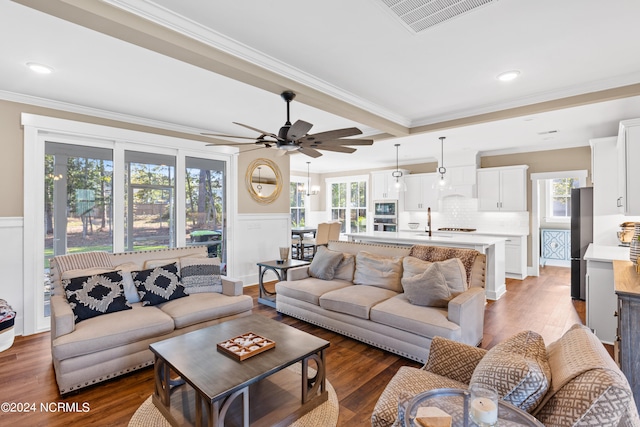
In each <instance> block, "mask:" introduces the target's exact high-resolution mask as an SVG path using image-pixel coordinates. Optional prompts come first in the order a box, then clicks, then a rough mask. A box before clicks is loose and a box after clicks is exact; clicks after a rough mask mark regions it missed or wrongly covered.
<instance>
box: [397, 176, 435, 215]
mask: <svg viewBox="0 0 640 427" xmlns="http://www.w3.org/2000/svg"><path fill="white" fill-rule="evenodd" d="M439 178H440V175H439V174H437V173H420V174H413V175H407V176H405V178H404V182H405V184H407V191H406V193H405V195H404V210H405V211H420V212H424V211H426V210H427V208H431V211H432V212H437V211H438V189H437V188H433V187H434V184H435V183H436V181H437V180H438V179H439Z"/></svg>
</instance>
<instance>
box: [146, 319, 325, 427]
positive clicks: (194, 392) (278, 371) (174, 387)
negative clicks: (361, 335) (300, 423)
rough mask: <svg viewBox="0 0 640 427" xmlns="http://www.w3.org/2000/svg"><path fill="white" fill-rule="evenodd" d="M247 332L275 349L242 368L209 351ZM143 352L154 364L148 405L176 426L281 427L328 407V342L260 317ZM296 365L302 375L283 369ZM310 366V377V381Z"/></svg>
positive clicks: (182, 337)
mask: <svg viewBox="0 0 640 427" xmlns="http://www.w3.org/2000/svg"><path fill="white" fill-rule="evenodd" d="M246 332H253V333H255V334H258V335H261V336H263V337H265V338H268V339H270V340H273V341H275V343H276V346H275V348H272V349H269V350H267V351H265V352H263V353H260V354H257V355H255V356H253V357H250V358H248V359H245V360H243V361H238V360H235V359H233V358H232V357H230V356H228V355H226V354H224V353H222V352H220V351H218V349H217V348H216V344H217V343H219V342H223V341H225V340H228V339H229V338H232V337H235V336H237V335H240V334H244V333H246ZM149 347H150V349H151V351H152V352H153V354H154V357H155V364H154V377H155V393H154V395H153V403H154V404H155V405H156V407H157V408H158V409H159V410H160V412H162V414H163V415H164V417H165V418H167V420H168V421H169V422H170V423H171V424H172V425H175V426H182V425H195V426H201V425H206V426H210V427H213V426H215V427H222V426H225V425H226V426H230V425H238V426H240V425H241V426H245V427H247V426H249V425H252V426H280V425H283V426H284V425H288V424H290V423H291V422H292V421H294V420H295V419H297V418H299V417H301V416H302V415H304V414H305V413H307V412H309V411H310V410H312V409H314V408H315V407H317V406H318V405H320V404H321V403H324V402H326V400H327V396H328V393H327V390H326V385H325V357H324V350H325V349H326V348H327V347H329V342H328V341H325V340H323V339H320V338H318V337H315V336H313V335H310V334H308V333H306V332H303V331H300V330H298V329H296V328H293V327H291V326H288V325H285V324H282V323H279V322H277V321H275V320H272V319H269V318H266V317H263V316H260V315H255V314H254V315H250V316H247V317H241V318H238V319H234V320H229V321H226V322H223V323H220V324H217V325H213V326H210V327H208V328H203V329H200V330H197V331H193V332H189V333H187V334H183V335H180V336H177V337H173V338H169V339H166V340H164V341H159V342H156V343H153V344H151V345H150V346H149ZM297 362H301V370H302V375H299V374H298V373H296V372H293V370H291V369H285V368H287V367H289V366H291V365H294V364H296V363H297ZM309 362H312V365H311V366H309ZM309 367H312V368H314V369H315V370H316V373H315V375H311V376H310V375H309V372H308V368H309ZM176 376H177V378H176ZM238 397H242V399H237V398H238Z"/></svg>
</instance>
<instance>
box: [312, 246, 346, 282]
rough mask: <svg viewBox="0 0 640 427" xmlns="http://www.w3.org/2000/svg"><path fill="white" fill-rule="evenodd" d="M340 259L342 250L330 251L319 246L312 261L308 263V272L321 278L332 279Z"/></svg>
mask: <svg viewBox="0 0 640 427" xmlns="http://www.w3.org/2000/svg"><path fill="white" fill-rule="evenodd" d="M341 261H342V252H336V251H332V250H330V249H327V248H326V247H324V246H319V247H318V250H317V252H316V254H315V255H314V256H313V261H311V265H309V274H310V275H311V277H315V278H318V279H322V280H332V279H333V277H334V275H335V272H336V268H337V267H338V264H340V262H341Z"/></svg>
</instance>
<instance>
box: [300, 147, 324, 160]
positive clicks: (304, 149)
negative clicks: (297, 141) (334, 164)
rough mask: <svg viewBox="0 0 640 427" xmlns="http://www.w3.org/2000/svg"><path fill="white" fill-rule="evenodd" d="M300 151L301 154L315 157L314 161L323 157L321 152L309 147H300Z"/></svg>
mask: <svg viewBox="0 0 640 427" xmlns="http://www.w3.org/2000/svg"><path fill="white" fill-rule="evenodd" d="M298 151H299V152H301V153H302V154H306V155H307V156H309V157H313V158H314V159H315V158H317V157H320V156H322V153H321V152H319V151H317V150H314V149H313V148H309V147H300V148H298Z"/></svg>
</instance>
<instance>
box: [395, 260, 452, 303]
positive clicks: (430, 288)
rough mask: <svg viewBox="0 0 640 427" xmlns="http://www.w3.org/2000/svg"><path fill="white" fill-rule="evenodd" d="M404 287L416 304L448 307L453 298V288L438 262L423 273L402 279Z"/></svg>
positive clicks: (406, 293)
mask: <svg viewBox="0 0 640 427" xmlns="http://www.w3.org/2000/svg"><path fill="white" fill-rule="evenodd" d="M402 287H403V288H404V294H405V295H406V297H407V299H408V300H409V302H410V303H411V304H414V305H422V306H426V307H447V305H448V304H449V300H450V299H451V290H450V289H449V286H447V281H446V279H445V278H444V274H442V271H440V265H438V264H437V263H433V264H431V265H430V266H429V267H427V269H426V270H425V271H424V273H422V274H419V275H416V276H413V277H409V278H406V279H402Z"/></svg>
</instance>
